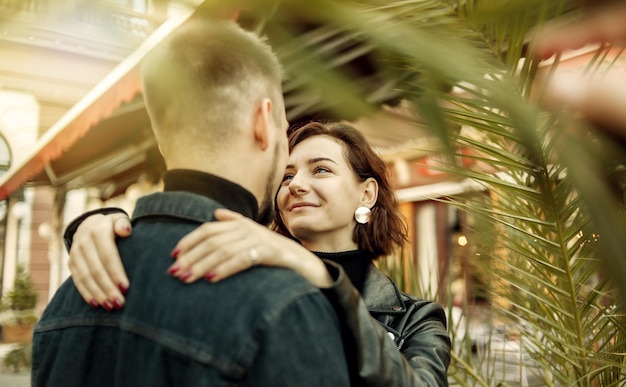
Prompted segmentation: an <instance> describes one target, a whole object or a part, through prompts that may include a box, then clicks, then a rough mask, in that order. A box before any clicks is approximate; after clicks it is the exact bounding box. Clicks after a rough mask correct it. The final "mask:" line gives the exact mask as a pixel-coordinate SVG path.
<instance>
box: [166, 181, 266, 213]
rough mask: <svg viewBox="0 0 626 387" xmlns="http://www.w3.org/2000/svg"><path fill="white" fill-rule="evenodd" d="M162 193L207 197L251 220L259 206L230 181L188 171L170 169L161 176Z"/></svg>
mask: <svg viewBox="0 0 626 387" xmlns="http://www.w3.org/2000/svg"><path fill="white" fill-rule="evenodd" d="M163 191H165V192H168V191H170V192H171V191H185V192H190V193H194V194H196V195H202V196H207V197H209V198H211V199H213V200H215V201H216V202H218V203H220V204H221V205H223V206H224V207H226V208H228V209H229V210H232V211H235V212H238V213H240V214H242V215H244V216H246V217H248V218H251V219H253V220H256V219H257V216H258V212H259V205H258V203H257V200H256V198H255V197H254V195H253V194H252V193H251V192H250V191H248V190H246V189H245V188H243V187H242V186H240V185H239V184H236V183H233V182H232V181H229V180H226V179H223V178H221V177H219V176H215V175H211V174H209V173H205V172H200V171H194V170H190V169H172V170H169V171H166V172H165V174H164V175H163Z"/></svg>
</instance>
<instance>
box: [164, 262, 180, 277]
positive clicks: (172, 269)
mask: <svg viewBox="0 0 626 387" xmlns="http://www.w3.org/2000/svg"><path fill="white" fill-rule="evenodd" d="M179 270H180V267H179V266H178V264H177V263H175V264H173V265H172V266H170V268H169V269H167V272H168V273H170V275H176V273H178V271H179Z"/></svg>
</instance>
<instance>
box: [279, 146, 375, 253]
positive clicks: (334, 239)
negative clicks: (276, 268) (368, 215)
mask: <svg viewBox="0 0 626 387" xmlns="http://www.w3.org/2000/svg"><path fill="white" fill-rule="evenodd" d="M365 185H366V183H362V182H360V181H358V179H357V176H356V174H355V173H354V172H353V170H352V168H351V167H350V164H349V163H348V161H347V160H346V159H345V157H344V152H343V144H342V143H341V142H340V141H339V140H336V139H334V138H333V137H330V136H326V135H318V136H313V137H310V138H307V139H306V140H304V141H302V142H301V143H299V144H298V145H296V146H295V147H294V149H293V150H292V152H291V154H290V155H289V159H288V161H287V167H286V168H285V174H284V177H283V181H282V184H281V186H280V188H279V190H278V194H277V198H276V203H277V207H278V211H279V214H280V216H281V217H282V220H283V222H284V224H285V226H286V227H287V230H289V232H290V233H291V234H292V235H293V236H294V237H296V238H297V239H298V240H299V241H300V242H301V243H302V244H303V245H304V246H305V247H307V248H309V249H310V250H315V251H329V252H331V251H345V250H351V249H356V248H357V246H356V243H355V242H353V241H352V233H353V230H354V227H355V224H356V222H355V220H354V210H355V209H356V208H357V207H358V206H359V205H361V202H362V200H363V197H364V189H365Z"/></svg>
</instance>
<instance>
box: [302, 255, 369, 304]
mask: <svg viewBox="0 0 626 387" xmlns="http://www.w3.org/2000/svg"><path fill="white" fill-rule="evenodd" d="M313 253H314V254H315V255H317V256H318V257H319V258H320V259H327V260H329V261H332V262H335V263H336V264H338V265H341V267H343V269H344V271H345V272H346V275H347V276H348V278H350V281H351V282H352V285H354V287H355V288H356V289H357V290H358V291H359V293H361V294H363V285H364V284H365V278H366V277H367V268H368V267H369V265H370V264H371V263H372V256H371V255H370V254H368V253H365V252H363V251H360V250H352V251H342V252H339V253H325V252H319V251H314V252H313Z"/></svg>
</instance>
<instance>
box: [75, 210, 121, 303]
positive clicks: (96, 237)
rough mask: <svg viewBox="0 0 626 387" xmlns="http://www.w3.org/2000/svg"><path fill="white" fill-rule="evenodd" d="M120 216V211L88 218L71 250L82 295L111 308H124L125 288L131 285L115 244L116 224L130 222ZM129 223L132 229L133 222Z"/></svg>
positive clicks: (76, 234)
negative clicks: (123, 292)
mask: <svg viewBox="0 0 626 387" xmlns="http://www.w3.org/2000/svg"><path fill="white" fill-rule="evenodd" d="M119 218H120V215H119V214H110V215H94V216H91V217H89V218H87V219H85V220H84V221H83V223H82V224H81V225H80V226H79V227H78V229H77V230H76V233H75V234H74V240H73V243H72V248H71V249H70V272H71V273H72V278H73V279H74V282H75V283H76V287H77V289H78V290H79V292H80V294H81V296H83V298H85V301H87V302H88V303H90V305H92V306H94V307H95V306H97V305H102V306H103V307H104V308H106V309H108V310H112V309H119V308H121V307H122V305H123V304H124V296H123V294H122V291H125V290H127V289H128V286H129V284H128V278H127V277H126V274H125V272H124V268H123V266H122V261H121V258H120V256H119V252H118V250H117V245H116V244H115V227H116V223H117V224H121V227H122V228H124V224H125V222H128V221H127V220H126V221H125V220H119ZM124 218H126V216H124ZM126 219H127V218H126ZM126 224H127V225H128V226H129V229H128V231H130V223H129V222H128V223H126ZM122 231H124V230H122ZM126 234H127V235H128V233H126Z"/></svg>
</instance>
